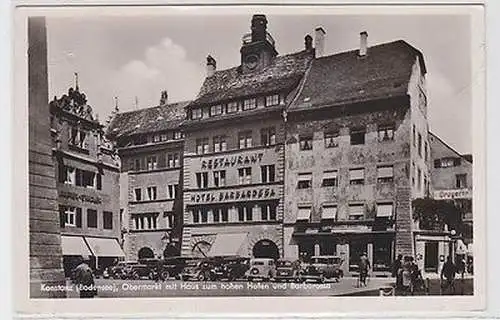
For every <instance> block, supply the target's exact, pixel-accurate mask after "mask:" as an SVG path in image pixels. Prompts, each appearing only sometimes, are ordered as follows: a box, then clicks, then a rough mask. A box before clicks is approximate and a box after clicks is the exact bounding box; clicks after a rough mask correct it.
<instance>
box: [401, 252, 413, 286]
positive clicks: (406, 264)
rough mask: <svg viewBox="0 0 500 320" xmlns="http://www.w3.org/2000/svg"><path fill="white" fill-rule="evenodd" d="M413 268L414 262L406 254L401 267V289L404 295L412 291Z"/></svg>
mask: <svg viewBox="0 0 500 320" xmlns="http://www.w3.org/2000/svg"><path fill="white" fill-rule="evenodd" d="M411 270H412V263H411V260H410V257H409V256H405V257H404V259H403V265H402V267H401V272H400V273H401V289H402V292H403V294H404V295H406V294H407V293H409V292H410V291H411Z"/></svg>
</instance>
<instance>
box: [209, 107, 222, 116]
mask: <svg viewBox="0 0 500 320" xmlns="http://www.w3.org/2000/svg"><path fill="white" fill-rule="evenodd" d="M221 114H222V105H220V104H218V105H216V106H211V107H210V116H211V117H214V116H220V115H221Z"/></svg>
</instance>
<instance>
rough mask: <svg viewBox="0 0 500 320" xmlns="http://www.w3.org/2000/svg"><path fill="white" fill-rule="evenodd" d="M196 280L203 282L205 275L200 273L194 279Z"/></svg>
mask: <svg viewBox="0 0 500 320" xmlns="http://www.w3.org/2000/svg"><path fill="white" fill-rule="evenodd" d="M196 279H198V281H205V274H204V273H203V272H201V273H200V274H199V275H198V277H196Z"/></svg>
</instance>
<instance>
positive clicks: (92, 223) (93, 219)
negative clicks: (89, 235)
mask: <svg viewBox="0 0 500 320" xmlns="http://www.w3.org/2000/svg"><path fill="white" fill-rule="evenodd" d="M87 227H88V228H97V210H94V209H87Z"/></svg>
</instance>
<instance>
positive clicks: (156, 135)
mask: <svg viewBox="0 0 500 320" xmlns="http://www.w3.org/2000/svg"><path fill="white" fill-rule="evenodd" d="M153 142H160V135H159V134H155V135H153Z"/></svg>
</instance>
